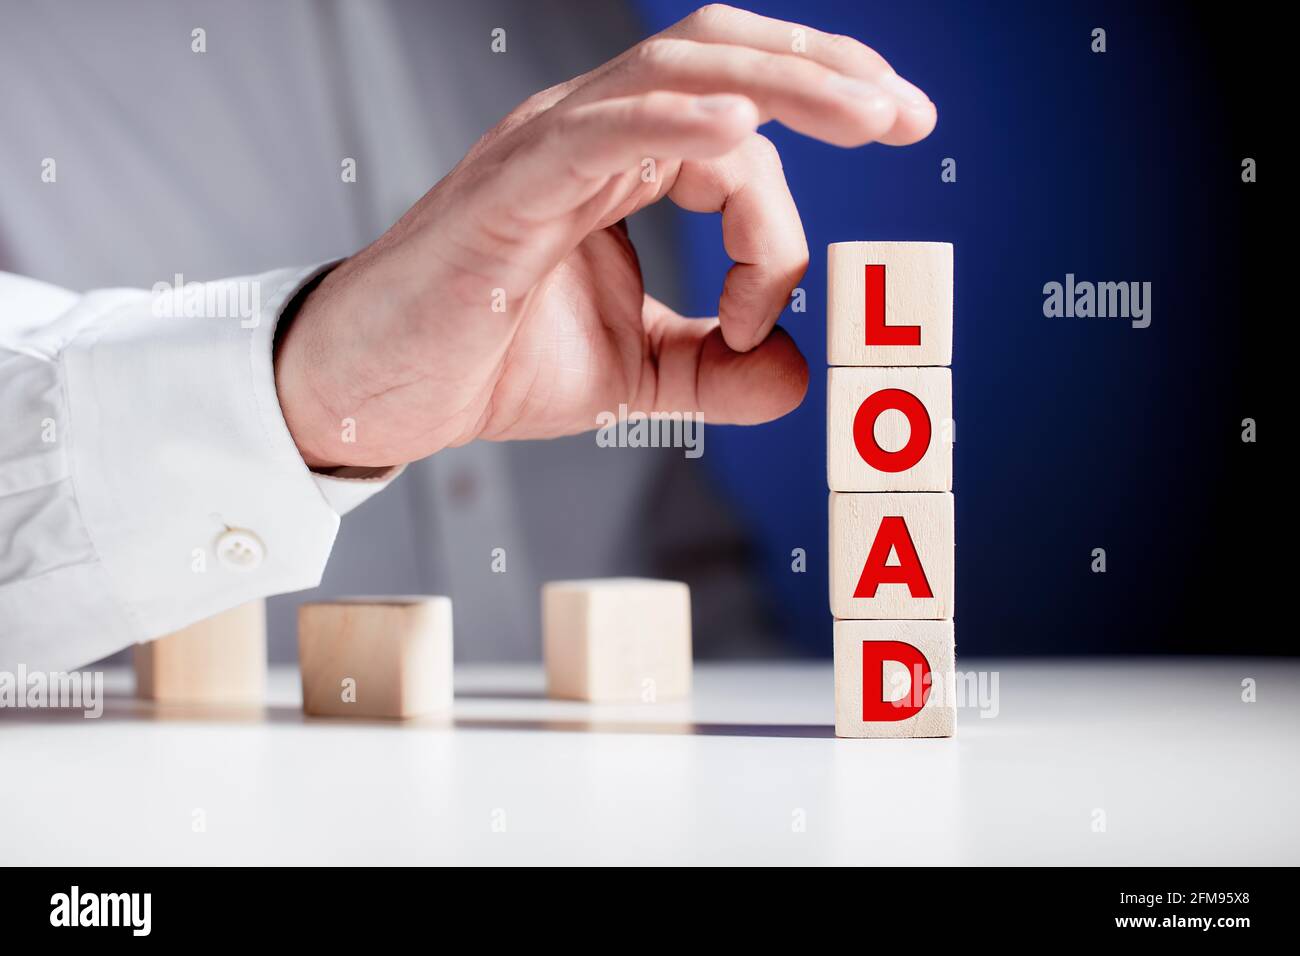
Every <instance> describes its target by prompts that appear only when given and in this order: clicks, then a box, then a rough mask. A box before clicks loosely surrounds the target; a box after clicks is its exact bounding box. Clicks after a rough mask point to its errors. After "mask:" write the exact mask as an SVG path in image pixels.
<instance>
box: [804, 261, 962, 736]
mask: <svg viewBox="0 0 1300 956" xmlns="http://www.w3.org/2000/svg"><path fill="white" fill-rule="evenodd" d="M828 252H829V256H828V260H829V261H828V275H827V282H828V296H827V357H828V358H827V360H828V362H829V364H830V366H831V368H830V373H829V381H828V383H827V447H826V457H827V469H826V474H827V481H828V483H829V485H830V598H831V613H832V614H833V615H834V616H835V638H834V640H835V733H836V735H837V736H840V737H948V736H951V735H952V733H953V729H954V724H955V707H954V699H953V698H954V690H955V688H954V669H955V641H954V634H953V584H954V577H955V575H954V557H955V530H954V517H953V497H952V442H953V437H954V435H953V419H952V372H951V369H950V368H949V366H950V365H951V364H952V320H953V308H952V303H953V266H952V245H951V244H950V243H940V242H838V243H833V244H831V246H830V247H829V250H828Z"/></svg>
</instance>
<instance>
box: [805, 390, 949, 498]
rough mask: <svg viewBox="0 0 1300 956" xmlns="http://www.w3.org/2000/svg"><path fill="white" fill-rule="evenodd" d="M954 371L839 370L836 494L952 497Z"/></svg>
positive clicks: (830, 462)
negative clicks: (902, 493)
mask: <svg viewBox="0 0 1300 956" xmlns="http://www.w3.org/2000/svg"><path fill="white" fill-rule="evenodd" d="M952 437H953V428H952V372H951V371H950V370H949V369H946V368H833V369H831V370H830V372H829V377H828V381H827V388H826V479H827V482H828V483H829V485H830V488H831V490H832V491H951V490H952Z"/></svg>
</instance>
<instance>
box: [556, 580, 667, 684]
mask: <svg viewBox="0 0 1300 956" xmlns="http://www.w3.org/2000/svg"><path fill="white" fill-rule="evenodd" d="M542 635H543V637H542V644H543V655H544V657H545V659H546V689H547V694H548V695H549V696H551V697H558V698H566V699H571V700H589V701H625V702H633V701H639V702H643V703H655V702H658V701H661V700H672V699H675V698H681V697H685V696H687V695H689V694H690V692H691V595H690V588H688V587H687V586H686V585H685V584H682V583H681V582H678V581H657V580H651V579H648V578H601V579H593V580H585V581H550V582H548V583H547V584H545V585H544V586H543V587H542Z"/></svg>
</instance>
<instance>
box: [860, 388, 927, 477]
mask: <svg viewBox="0 0 1300 956" xmlns="http://www.w3.org/2000/svg"><path fill="white" fill-rule="evenodd" d="M891 408H894V409H897V410H898V411H900V412H902V413H903V414H904V415H906V416H907V424H908V427H909V428H910V429H911V434H910V435H908V437H907V444H906V445H904V446H903V447H902V448H900V449H898V451H885V449H883V448H881V447H880V444H879V442H877V441H876V419H877V418H879V417H880V414H881V412H884V411H886V410H888V409H891ZM853 444H854V445H856V446H857V448H858V454H859V455H861V456H862V460H863V461H865V462H866V463H867V464H868V465H870V466H871V467H872V468H874V469H876V471H887V472H899V471H907V469H909V468H911V467H912V466H913V465H915V464H916V463H917V462H918V461H920V460H921V459H922V458H924V457H925V453H926V450H927V449H929V447H930V413H929V412H927V411H926V410H925V406H924V405H922V404H921V400H920V399H919V398H917V397H916V396H915V395H913V394H912V393H911V392H905V391H903V390H902V389H901V388H882V389H881V390H880V391H878V392H875V393H873V394H872V395H869V396H868V397H867V400H866V401H864V402H863V403H862V404H861V405H860V406H858V413H857V414H856V415H855V416H853Z"/></svg>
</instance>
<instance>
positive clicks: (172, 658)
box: [134, 601, 266, 703]
mask: <svg viewBox="0 0 1300 956" xmlns="http://www.w3.org/2000/svg"><path fill="white" fill-rule="evenodd" d="M134 662H135V688H136V695H137V696H139V697H143V698H146V699H148V700H157V701H163V702H167V703H258V702H261V700H262V699H263V696H264V695H265V693H266V603H265V602H264V601H251V602H249V603H248V604H243V605H240V606H239V607H235V608H231V609H230V610H229V611H223V612H222V613H220V614H217V615H215V616H213V617H210V618H207V619H206V620H203V621H199V622H197V623H195V624H191V625H190V626H189V627H186V628H182V629H181V630H179V631H176V632H175V633H173V634H168V635H167V636H166V637H160V638H158V639H157V640H154V641H149V642H148V643H145V644H137V645H136V646H135V650H134Z"/></svg>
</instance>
